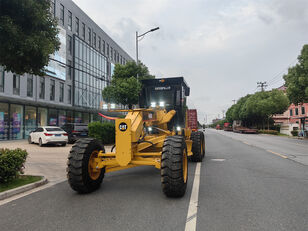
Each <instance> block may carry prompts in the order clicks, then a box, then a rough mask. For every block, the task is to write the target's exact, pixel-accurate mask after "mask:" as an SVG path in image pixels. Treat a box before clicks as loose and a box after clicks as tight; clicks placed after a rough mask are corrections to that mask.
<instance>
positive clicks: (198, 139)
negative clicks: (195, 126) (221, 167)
mask: <svg viewBox="0 0 308 231" xmlns="http://www.w3.org/2000/svg"><path fill="white" fill-rule="evenodd" d="M190 139H191V140H192V142H193V143H192V153H193V155H192V156H191V158H190V159H191V161H193V162H202V160H203V158H204V155H205V144H204V134H203V132H200V131H197V132H192V133H191V136H190Z"/></svg>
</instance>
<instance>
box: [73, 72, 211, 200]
mask: <svg viewBox="0 0 308 231" xmlns="http://www.w3.org/2000/svg"><path fill="white" fill-rule="evenodd" d="M142 84H143V88H142V92H141V94H140V100H139V105H140V109H131V110H121V111H122V112H123V111H125V112H127V114H126V117H125V118H124V119H116V120H115V135H116V136H115V137H116V139H115V145H114V148H112V150H111V152H105V148H104V145H103V144H101V143H100V142H99V141H98V140H96V139H92V138H86V139H81V140H78V141H77V142H76V143H75V145H74V146H73V147H72V149H71V151H70V154H69V156H68V166H67V176H68V182H69V184H70V186H71V188H72V189H73V190H75V191H77V192H79V193H89V192H92V191H94V190H96V189H98V188H99V187H100V185H101V183H102V181H103V178H104V175H105V174H106V173H108V172H113V171H118V170H122V169H127V168H132V167H137V166H144V165H147V166H154V167H155V168H157V169H159V170H160V173H161V185H162V190H163V192H164V194H165V195H166V196H168V197H181V196H183V195H184V194H185V191H186V185H187V180H188V169H187V165H188V164H187V161H188V158H190V159H191V160H192V161H195V162H200V161H202V159H203V158H204V153H205V147H204V135H203V133H202V132H199V131H196V132H192V131H191V129H190V128H188V126H187V121H186V117H187V116H186V110H187V107H186V97H187V96H189V92H190V89H189V87H188V86H187V84H186V82H185V81H184V78H183V77H176V78H165V79H150V80H144V81H142Z"/></svg>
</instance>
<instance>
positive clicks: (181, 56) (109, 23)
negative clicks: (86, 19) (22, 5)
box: [75, 0, 308, 117]
mask: <svg viewBox="0 0 308 231" xmlns="http://www.w3.org/2000/svg"><path fill="white" fill-rule="evenodd" d="M75 2H76V3H77V4H78V5H79V6H80V7H81V8H82V9H83V10H84V11H85V12H86V13H87V14H89V15H90V16H91V18H92V19H93V20H94V21H95V22H97V23H98V25H99V26H101V27H102V28H103V29H104V30H105V31H106V32H107V33H108V34H109V35H110V36H111V37H112V38H113V39H114V40H115V41H116V42H117V43H119V44H120V46H121V47H123V48H124V49H125V50H126V51H128V53H129V54H130V55H131V56H132V57H133V58H134V57H135V32H136V30H138V31H139V32H140V33H141V32H145V31H147V30H149V29H151V28H153V27H156V26H159V27H160V30H158V31H155V32H154V33H151V34H148V35H147V36H146V37H145V38H144V39H143V40H142V41H141V42H140V44H139V45H140V46H139V57H140V59H141V60H142V62H144V63H145V64H146V65H147V66H148V67H149V69H150V71H151V72H152V73H153V74H155V75H157V76H159V77H167V76H184V77H185V78H186V81H187V82H188V84H189V85H190V87H191V96H190V100H191V101H193V103H194V105H190V106H191V107H197V108H198V110H199V111H200V113H201V112H202V113H201V114H202V116H205V114H208V115H209V117H211V116H212V117H215V116H216V117H217V115H218V113H220V115H221V114H222V110H226V109H227V108H228V106H231V105H232V100H233V99H238V98H239V97H241V96H245V95H246V94H248V93H252V92H253V91H254V90H255V89H256V86H257V85H256V82H258V81H267V80H271V79H272V78H273V77H275V76H276V75H277V73H281V72H283V71H286V69H287V67H288V65H289V64H290V63H291V62H292V61H293V60H294V59H295V58H296V57H297V56H298V54H299V53H300V50H301V47H302V46H303V45H304V43H307V38H308V30H307V29H306V28H307V23H308V1H307V0H292V1H291V0H259V1H255V0H232V1H230V0H220V1H217V0H190V1H187V0H156V1H152V0H127V1H123V0H113V1H99V0H87V1H85V0H75ZM281 76H282V75H281ZM281 83H282V82H279V84H281ZM277 84H278V83H277ZM271 87H275V86H270V87H269V88H271ZM210 114H211V116H210Z"/></svg>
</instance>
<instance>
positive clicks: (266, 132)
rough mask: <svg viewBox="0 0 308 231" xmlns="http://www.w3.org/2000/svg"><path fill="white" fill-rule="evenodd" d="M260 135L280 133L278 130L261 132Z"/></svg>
mask: <svg viewBox="0 0 308 231" xmlns="http://www.w3.org/2000/svg"><path fill="white" fill-rule="evenodd" d="M259 133H262V134H270V135H278V134H279V132H278V131H277V130H259Z"/></svg>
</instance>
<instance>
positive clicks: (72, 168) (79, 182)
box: [66, 138, 105, 193]
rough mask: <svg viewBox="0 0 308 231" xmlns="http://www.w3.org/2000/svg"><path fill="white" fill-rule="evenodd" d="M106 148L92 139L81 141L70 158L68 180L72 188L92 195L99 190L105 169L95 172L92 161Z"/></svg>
mask: <svg viewBox="0 0 308 231" xmlns="http://www.w3.org/2000/svg"><path fill="white" fill-rule="evenodd" d="M101 150H103V152H105V149H104V147H103V146H102V145H101V144H100V143H99V142H98V141H97V140H96V139H92V138H86V139H79V140H78V141H77V142H76V143H75V144H74V145H73V147H72V149H71V151H70V154H69V156H68V165H67V169H66V171H67V178H68V183H69V185H70V186H71V188H72V189H73V190H75V191H77V192H78V193H90V192H93V191H95V190H97V189H98V188H99V187H100V185H101V183H102V181H103V178H104V175H105V168H103V169H99V170H97V171H94V170H93V169H92V168H91V161H93V160H94V158H96V157H97V154H98V153H99V151H101Z"/></svg>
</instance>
